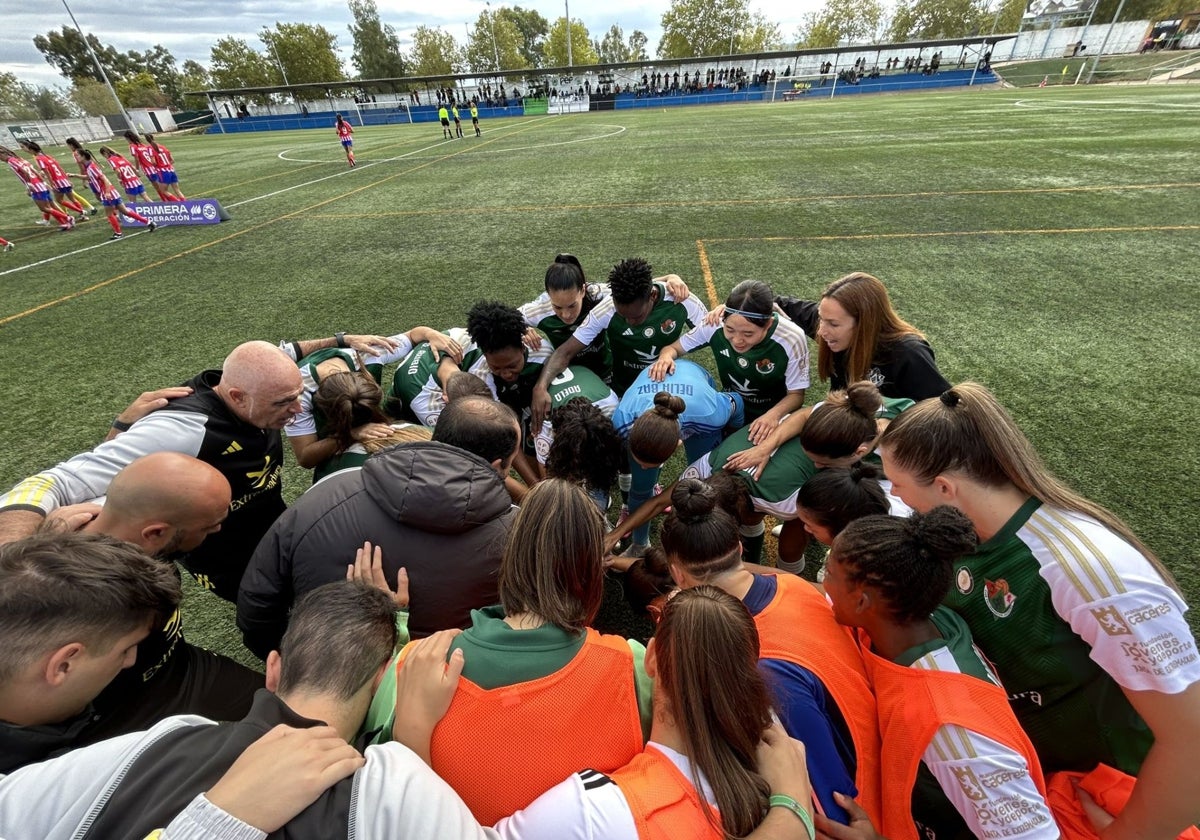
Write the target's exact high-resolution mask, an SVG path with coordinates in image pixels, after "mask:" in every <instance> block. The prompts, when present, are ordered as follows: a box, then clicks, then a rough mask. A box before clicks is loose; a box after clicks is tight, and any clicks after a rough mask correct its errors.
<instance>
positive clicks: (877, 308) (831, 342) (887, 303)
mask: <svg viewBox="0 0 1200 840" xmlns="http://www.w3.org/2000/svg"><path fill="white" fill-rule="evenodd" d="M775 303H776V305H778V306H779V307H780V309H782V310H783V312H784V313H785V314H786V315H787V316H788V317H789V318H791V319H792V320H794V321H795V322H796V323H798V324H799V325H800V326H801V327H803V329H804V331H805V332H806V333H808V336H809V337H810V338H812V339H813V340H815V341H816V342H817V374H818V376H820V377H821V379H824V380H828V381H829V389H830V390H831V391H840V390H844V389H845V388H846V386H847V385H849V384H850V383H851V382H855V381H857V380H859V379H869V380H870V381H872V382H874V383H875V384H876V385H877V386H878V387H879V392H880V393H881V394H883V396H885V397H907V398H908V399H910V400H914V401H920V400H923V399H927V398H929V397H934V396H937V395H938V394H940V393H941V392H942V391H944V390H946V389H947V388H949V387H950V383H949V382H947V381H946V379H945V378H944V377H943V376H942V374H941V371H939V370H938V367H937V362H936V361H935V360H934V356H933V348H931V347H930V346H929V342H928V341H926V340H925V336H924V334H922V333H921V331H920V330H918V329H917V328H916V327H914V326H913V325H912V324H909V323H908V322H907V321H905V320H904V319H903V318H901V317H900V316H899V315H898V314H897V313H896V310H895V309H893V308H892V301H891V298H889V297H888V293H887V289H886V288H885V287H884V285H883V283H881V282H880V281H879V278H877V277H874V276H872V275H870V274H866V273H865V272H862V271H856V272H854V273H852V274H847V275H846V276H845V277H842V278H840V279H838V280H835V281H834V282H833V283H830V284H829V286H828V287H827V288H826V289H825V292H824V293H823V294H822V295H821V299H820V300H819V301H811V300H799V299H797V298H786V297H777V298H776V299H775Z"/></svg>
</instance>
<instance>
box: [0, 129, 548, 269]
mask: <svg viewBox="0 0 1200 840" xmlns="http://www.w3.org/2000/svg"><path fill="white" fill-rule="evenodd" d="M546 119H549V117H537V118H536V119H532V120H523V121H521V122H519V123H514V124H513V125H511V126H502V127H500V128H496V129H493V131H504V130H505V129H506V128H516V127H518V126H522V125H528V124H530V123H536V122H540V121H541V120H546ZM449 142H453V141H450V140H443V141H442V142H441V143H435V144H434V145H433V146H426V147H425V148H424V149H416V150H414V151H412V152H410V153H409V155H415V154H418V153H420V152H424V151H428V150H429V149H433V148H436V147H437V146H441V145H443V144H445V143H449ZM284 151H286V149H285V150H284ZM409 155H402V156H401V157H397V158H388V161H390V160H400V159H402V158H404V157H408V156H409ZM278 157H280V158H281V159H282V160H288V159H287V158H284V157H283V152H280V153H279V155H278ZM388 161H374V162H371V163H365V164H363V165H362V167H361V168H362V169H368V168H370V167H372V166H378V165H379V164H380V163H387V162H388ZM330 162H331V163H332V161H330ZM359 168H360V167H357V166H355V167H351V168H348V169H346V170H345V171H342V172H337V173H335V174H333V175H325V176H324V177H321V178H316V179H314V180H312V181H307V182H305V183H303V184H296V185H295V186H291V187H285V188H283V189H281V190H276V191H275V192H271V193H267V194H266V195H260V196H256V197H254V198H247V199H245V200H244V201H237V202H234V203H233V204H225V205H222V206H224V207H241V206H242V205H244V204H250V203H251V202H253V201H258V200H260V199H263V198H271V197H273V196H277V195H280V194H281V193H285V192H288V191H289V190H294V189H298V188H300V187H308V186H312V185H313V184H319V183H321V182H322V181H328V180H329V179H330V178H340V177H342V176H343V175H349V174H350V173H352V172H354V171H356V170H357V169H359ZM167 227H170V226H169V225H168V226H167ZM143 233H149V231H147V230H137V231H130V232H128V233H126V234H125V239H132V238H133V237H135V236H139V235H141V234H143ZM114 241H115V240H112V239H106V240H105V241H103V242H100V243H98V244H96V245H87V246H85V247H83V248H76V249H75V250H74V251H65V252H63V253H61V254H55V255H54V256H53V257H46V259H44V260H38V261H37V262H32V263H27V264H25V265H19V266H16V267H15V268H10V269H8V270H6V271H0V277H4V276H6V275H9V274H16V273H18V272H21V271H27V270H29V269H31V268H38V267H39V266H43V265H48V264H49V263H52V262H56V261H57V260H61V259H63V258H64V257H74V256H76V255H78V254H84V253H87V252H88V251H94V250H95V249H97V248H103V247H104V246H105V245H111V244H112V243H113V242H114ZM121 241H124V240H121Z"/></svg>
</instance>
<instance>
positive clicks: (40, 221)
mask: <svg viewBox="0 0 1200 840" xmlns="http://www.w3.org/2000/svg"><path fill="white" fill-rule="evenodd" d="M35 224H38V225H41V226H42V227H50V220H49V219H38V220H37V222H35Z"/></svg>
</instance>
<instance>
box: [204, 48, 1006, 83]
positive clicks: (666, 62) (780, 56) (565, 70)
mask: <svg viewBox="0 0 1200 840" xmlns="http://www.w3.org/2000/svg"><path fill="white" fill-rule="evenodd" d="M1016 37H1017V34H1016V33H1015V32H1014V33H1011V34H1005V35H973V36H970V37H966V38H936V39H933V40H930V41H905V42H903V43H895V44H851V45H847V46H838V47H822V48H814V49H803V50H774V51H771V52H755V53H739V54H737V55H708V56H694V57H692V58H672V59H653V60H649V61H626V62H621V63H617V64H576V65H573V66H571V67H538V68H527V69H524V70H501V71H499V72H495V71H480V72H477V73H450V74H446V75H441V76H401V77H398V78H393V79H346V80H343V81H336V82H308V83H305V84H298V85H268V86H266V87H239V88H209V89H207V90H190V91H185V95H187V96H261V95H264V94H270V93H292V94H295V93H300V92H306V91H307V92H316V93H325V92H326V91H331V90H350V89H356V90H360V89H362V88H366V87H373V88H378V87H396V88H398V87H400V86H405V87H411V86H413V85H430V84H435V83H441V82H450V83H454V82H460V81H468V80H476V79H501V80H504V81H510V82H511V81H515V80H518V79H520V80H525V79H539V78H544V77H547V76H569V75H576V74H580V73H604V72H607V71H611V70H640V69H642V68H647V69H649V68H652V67H653V68H658V67H681V66H683V65H685V64H687V65H692V64H717V65H720V64H738V63H744V62H747V61H763V60H775V61H784V60H789V59H793V58H800V57H804V56H818V55H842V54H844V53H863V52H871V51H872V50H874V51H876V52H883V51H887V52H903V51H908V50H917V51H922V52H923V51H924V50H926V49H935V48H937V47H956V46H963V45H968V44H979V43H987V44H996V43H999V42H1000V41H1007V40H1010V39H1012V38H1016Z"/></svg>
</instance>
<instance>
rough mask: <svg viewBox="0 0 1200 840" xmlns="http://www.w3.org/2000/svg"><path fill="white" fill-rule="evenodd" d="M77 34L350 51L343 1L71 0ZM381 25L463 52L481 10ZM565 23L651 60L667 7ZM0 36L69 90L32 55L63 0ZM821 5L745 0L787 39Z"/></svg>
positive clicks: (8, 49) (590, 0)
mask: <svg viewBox="0 0 1200 840" xmlns="http://www.w3.org/2000/svg"><path fill="white" fill-rule="evenodd" d="M68 2H70V3H71V10H72V11H73V12H74V13H75V17H76V19H77V20H78V21H79V26H80V27H81V28H82V29H83V30H84V31H85V32H91V33H94V34H95V35H96V36H97V37H98V38H99V39H100V40H101V41H102V42H104V43H106V44H112V45H113V46H115V47H116V48H117V49H118V50H120V51H122V52H124V51H126V50H131V49H132V50H138V51H142V50H145V49H147V48H149V47H152V46H153V45H155V44H162V45H163V46H165V47H166V48H167V49H169V50H170V51H171V53H172V54H173V55H174V56H175V59H176V61H178V62H179V64H181V65H182V64H183V62H184V61H186V60H188V59H193V60H196V61H199V62H201V63H202V64H205V65H207V64H208V56H209V48H210V47H211V46H212V44H213V43H214V42H215V41H217V39H219V38H223V37H226V36H230V35H231V36H233V37H236V38H243V39H245V40H246V41H247V43H249V44H250V46H251V47H252V48H255V49H259V50H262V49H263V45H262V42H261V41H259V40H258V38H257V37H256V36H257V33H258V32H259V31H260V30H261V29H262V28H263V27H264V26H273V25H274V24H275V23H276V22H280V23H313V24H321V25H323V26H325V28H327V29H328V30H329V31H330V32H332V33H334V34H335V35H336V36H337V38H338V46H339V47H340V54H341V57H342V60H343V62H344V63H345V64H346V65H347V72H351V73H352V72H353V68H351V67H350V66H349V62H350V53H351V50H352V47H353V42H352V40H351V38H350V32H349V30H348V29H347V26H348V25H349V23H350V12H349V10H348V9H347V7H346V3H345V1H344V0H205V2H197V0H179V2H155V3H150V2H145V0H135V1H134V2H122V0H68ZM377 2H378V6H379V13H380V17H381V18H382V19H383V22H384V23H387V24H390V25H391V26H393V27H395V29H396V31H397V32H398V33H399V35H400V39H401V45H402V47H403V48H407V47H408V46H409V44H410V43H411V41H410V38H411V33H412V31H413V30H414V29H415V28H416V27H417V26H418V25H420V24H424V25H426V26H440V27H442V28H444V29H445V30H447V31H448V32H450V34H452V35H453V36H454V37H455V39H456V40H458V41H459V42H460V43H461V42H463V41H465V40H466V28H465V24H467V23H472V24H473V23H474V21H475V20H476V19H478V17H479V14H480V12H482V11H484V9H485V8H486V7H485V6H484V0H439V2H437V3H428V2H421V0H377ZM567 2H569V3H570V9H571V17H572V18H575V19H578V20H582V21H583V22H584V24H585V25H586V26H587V27H588V30H589V31H590V32H591V34H592V37H593V38H596V39H599V38H600V37H601V36H602V35H603V34H604V33H605V32H606V31H607V30H608V28H609V27H610V26H612V25H613V24H614V23H616V24H618V25H619V26H620V27H621V28H622V29H623V30H624V31H625V35H626V37H628V36H629V33H630V32H632V31H633V30H634V29H640V30H642V31H643V32H645V33H646V34H647V36H649V39H650V43H649V47H650V52H651V54H652V55H653V52H654V47H655V46H656V45H657V44H658V39H659V37H660V36H661V35H662V27H661V26H660V20H661V18H662V14H663V12H665V11H666V10H667V8H668V7H669V5H670V0H567ZM0 5H2V7H3V13H2V16H0V20H3V27H0V72H9V73H14V74H16V76H17V78H19V79H20V80H21V81H23V82H28V83H30V84H35V85H63V86H66V84H67V82H66V80H65V79H63V78H62V77H61V76H60V75H58V72H57V71H56V70H55V69H54V68H53V67H51V66H50V65H49V64H47V63H46V61H45V59H43V58H42V55H41V53H39V52H38V51H37V50H36V49H35V48H34V46H33V37H34V36H35V35H38V34H42V33H45V32H48V31H50V30H51V29H60V28H62V27H63V26H69V25H70V23H71V21H70V18H69V17H68V16H67V12H66V9H64V8H63V5H62V2H61V0H22V2H20V3H19V4H18V3H17V2H16V0H13V1H12V2H9V0H4V2H3V3H2V4H0ZM495 5H496V6H497V7H499V6H500V5H509V6H518V5H519V6H522V7H523V8H534V9H537V10H538V11H539V12H541V14H542V16H543V17H545V18H546V19H547V20H551V21H552V20H554V19H555V18H557V17H562V15H563V13H564V12H563V5H562V4H561V3H556V2H553V1H552V0H520V2H514V1H513V0H508V2H505V0H496V3H495ZM822 5H823V0H750V8H751V10H752V11H757V12H761V13H762V14H764V15H765V16H766V17H767V18H768V19H770V20H773V21H777V22H779V24H780V28H781V31H782V34H783V37H784V39H785V40H790V39H791V38H792V37H793V35H794V34H795V32H796V29H797V28H798V26H799V24H800V18H801V16H802V15H803V14H804V12H805V11H807V10H810V9H814V8H820V7H821V6H822Z"/></svg>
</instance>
